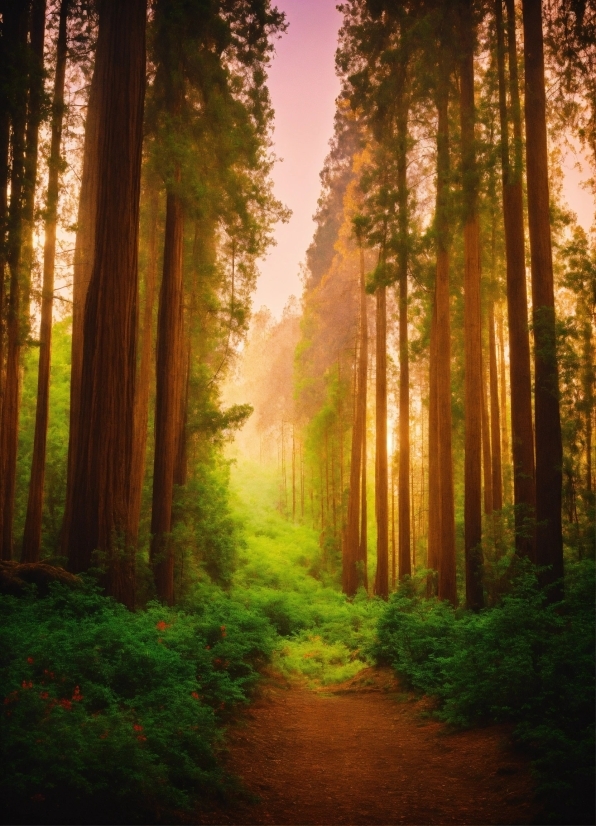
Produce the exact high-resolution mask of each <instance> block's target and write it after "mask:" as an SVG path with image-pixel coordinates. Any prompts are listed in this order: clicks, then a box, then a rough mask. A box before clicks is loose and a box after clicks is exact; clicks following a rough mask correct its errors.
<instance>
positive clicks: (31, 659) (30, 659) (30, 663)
mask: <svg viewBox="0 0 596 826" xmlns="http://www.w3.org/2000/svg"><path fill="white" fill-rule="evenodd" d="M27 662H28V663H29V665H33V663H34V662H35V660H34V659H33V657H27Z"/></svg>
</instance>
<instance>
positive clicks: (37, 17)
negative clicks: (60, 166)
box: [20, 0, 46, 343]
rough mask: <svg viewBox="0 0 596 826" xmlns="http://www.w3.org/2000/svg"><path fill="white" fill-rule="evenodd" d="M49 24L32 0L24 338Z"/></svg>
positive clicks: (40, 0) (41, 0) (42, 5)
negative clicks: (44, 52) (46, 39)
mask: <svg viewBox="0 0 596 826" xmlns="http://www.w3.org/2000/svg"><path fill="white" fill-rule="evenodd" d="M45 25H46V0H32V3H31V21H30V26H29V46H30V53H31V62H30V66H29V73H30V79H29V100H28V106H27V132H26V148H25V180H24V182H23V249H22V272H23V275H22V280H23V284H22V291H23V296H22V306H23V313H22V316H23V317H22V320H21V334H20V335H21V342H22V343H24V342H26V341H27V339H28V337H29V327H30V321H29V319H30V315H31V310H30V303H31V272H32V269H33V263H34V251H33V229H34V226H33V216H34V213H35V185H36V183H37V166H38V155H39V152H38V147H39V126H40V124H41V119H42V104H43V73H44V61H43V50H44V40H45Z"/></svg>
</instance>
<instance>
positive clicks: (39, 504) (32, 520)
mask: <svg viewBox="0 0 596 826" xmlns="http://www.w3.org/2000/svg"><path fill="white" fill-rule="evenodd" d="M69 1H70V0H62V3H61V4H60V18H59V23H58V42H57V45H56V74H55V77H54V100H53V104H52V139H51V147H50V160H49V164H48V167H49V170H48V195H47V206H46V218H45V244H44V250H43V286H42V294H41V323H40V329H39V368H38V376H37V408H36V411H35V436H34V440H33V459H32V463H31V480H30V482H29V499H28V502H27V516H26V519H25V532H24V536H23V552H22V560H23V562H37V561H38V560H39V552H40V547H41V520H42V512H43V486H44V478H45V466H46V439H47V432H48V411H49V396H50V358H51V351H52V313H53V305H54V265H55V258H56V223H57V210H58V192H59V190H58V181H59V175H60V144H61V141H62V122H63V119H64V78H65V74H66V53H67V40H66V23H67V20H68V6H69Z"/></svg>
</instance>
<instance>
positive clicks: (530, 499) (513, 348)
mask: <svg viewBox="0 0 596 826" xmlns="http://www.w3.org/2000/svg"><path fill="white" fill-rule="evenodd" d="M501 3H502V0H496V4H495V10H496V15H495V16H496V24H497V38H498V43H497V58H498V75H499V111H500V121H501V166H502V170H503V214H504V222H505V248H506V256H507V320H508V327H509V377H510V387H511V436H512V452H513V500H514V505H515V548H516V552H517V554H518V555H520V556H528V557H529V558H530V559H534V558H535V552H534V528H533V519H534V513H535V487H534V430H533V426H532V377H531V371H530V336H529V330H528V296H527V289H526V262H525V241H524V211H523V193H522V131H521V106H520V99H519V83H518V76H517V45H516V37H515V5H514V0H506V4H507V40H508V50H509V92H510V97H511V114H512V120H513V137H514V148H513V163H512V162H511V158H510V151H509V116H508V111H507V89H506V85H505V48H504V44H503V40H504V37H503V34H504V33H503V19H502V18H503V14H502V5H501ZM502 395H503V394H502ZM502 403H504V397H503V398H502ZM506 426H507V423H506V422H505V421H503V427H505V428H506Z"/></svg>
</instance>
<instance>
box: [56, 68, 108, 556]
mask: <svg viewBox="0 0 596 826" xmlns="http://www.w3.org/2000/svg"><path fill="white" fill-rule="evenodd" d="M99 93H100V89H99V77H98V74H97V63H96V66H95V69H94V71H93V77H92V78H91V87H90V89H89V100H88V102H87V119H86V121H85V143H84V146H83V169H82V173H81V190H80V193H79V207H78V213H77V236H76V240H75V251H74V260H73V269H72V341H71V358H70V414H69V430H68V461H67V471H66V473H67V475H66V479H67V481H66V501H65V505H64V518H63V522H62V547H63V552H64V553H65V554H67V553H68V537H69V535H70V521H71V517H72V496H73V493H74V490H75V488H74V484H73V480H74V463H75V456H76V455H77V440H78V434H79V410H80V404H81V371H82V367H83V322H84V316H85V302H86V300H87V290H88V288H89V282H90V280H91V272H92V270H93V254H94V246H95V218H96V213H97V191H98V186H99V177H98V169H99V167H98V157H97V153H98V136H99V131H98V115H99V105H100V101H99Z"/></svg>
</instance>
